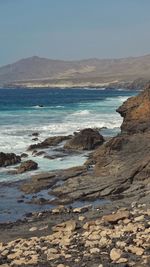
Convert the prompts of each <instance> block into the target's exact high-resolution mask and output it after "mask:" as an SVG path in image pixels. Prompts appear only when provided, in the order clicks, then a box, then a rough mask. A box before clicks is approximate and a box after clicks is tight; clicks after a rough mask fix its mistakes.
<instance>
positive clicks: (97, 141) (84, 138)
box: [64, 128, 104, 150]
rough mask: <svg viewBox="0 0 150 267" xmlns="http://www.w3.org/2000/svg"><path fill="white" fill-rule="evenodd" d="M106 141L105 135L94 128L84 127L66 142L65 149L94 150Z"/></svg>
mask: <svg viewBox="0 0 150 267" xmlns="http://www.w3.org/2000/svg"><path fill="white" fill-rule="evenodd" d="M103 143H104V138H103V136H102V135H101V134H100V133H99V132H98V131H97V130H93V129H90V128H88V129H84V130H82V131H80V132H79V133H75V135H74V136H73V138H72V139H71V140H69V141H68V142H66V144H65V145H64V148H65V149H71V150H92V149H95V148H96V147H98V146H100V145H102V144H103Z"/></svg>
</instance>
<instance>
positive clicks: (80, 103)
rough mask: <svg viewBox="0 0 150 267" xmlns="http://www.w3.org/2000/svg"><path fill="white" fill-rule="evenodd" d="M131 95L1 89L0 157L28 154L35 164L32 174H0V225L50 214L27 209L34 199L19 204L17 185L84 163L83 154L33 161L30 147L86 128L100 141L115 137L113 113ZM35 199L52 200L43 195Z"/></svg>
mask: <svg viewBox="0 0 150 267" xmlns="http://www.w3.org/2000/svg"><path fill="white" fill-rule="evenodd" d="M136 94H137V92H136V91H129V90H124V89H119V90H112V89H106V90H105V88H103V89H102V88H101V89H96V88H86V89H79V88H78V89H0V152H5V153H16V154H18V155H21V154H22V153H28V154H29V157H28V158H27V159H32V160H34V161H36V162H37V163H38V166H39V168H38V170H36V171H34V172H27V173H24V174H19V175H13V174H10V172H9V171H10V170H12V169H14V166H10V167H7V168H0V223H3V222H8V221H16V220H17V219H21V218H22V217H23V216H24V215H25V214H26V213H29V212H33V211H43V209H49V208H50V205H48V206H46V205H45V206H44V207H43V206H41V205H34V204H28V202H29V201H30V200H31V199H32V197H34V194H33V195H32V194H31V195H28V196H25V198H24V199H25V201H24V202H23V203H18V199H19V197H20V196H21V195H22V192H20V190H19V188H18V185H17V183H18V181H22V180H23V179H27V178H30V177H31V175H32V174H36V173H41V172H43V171H44V172H47V171H53V170H58V169H65V168H69V167H73V166H78V165H82V164H83V163H84V162H85V161H86V160H87V152H83V153H77V154H71V155H68V156H65V157H61V156H60V157H56V158H54V159H51V160H50V159H46V158H44V157H43V155H41V156H37V157H34V155H32V152H28V151H27V148H28V147H29V145H31V144H34V143H37V142H41V141H43V140H44V139H45V138H47V137H50V136H58V135H69V134H73V132H76V131H79V130H81V129H84V128H88V127H90V128H96V129H98V130H99V131H100V132H101V133H102V134H103V135H104V136H105V137H111V136H114V135H116V134H118V133H119V132H120V125H121V123H122V118H121V116H120V115H119V114H118V113H117V112H116V109H117V108H118V107H119V106H120V105H122V103H123V102H124V101H126V100H127V99H128V98H129V97H132V96H134V95H136ZM33 133H39V136H38V141H34V140H33V139H34V136H33V135H32V134H33ZM60 148H61V146H60ZM48 152H49V153H52V154H53V152H54V151H53V148H49V151H48ZM25 160H26V159H25ZM12 182H14V183H12ZM16 182H17V183H16ZM15 183H16V186H15ZM12 184H13V186H12ZM38 197H44V198H50V199H52V198H53V196H50V195H49V194H48V193H47V191H45V190H43V191H41V192H40V193H39V195H38ZM97 203H99V202H98V200H97ZM84 204H88V203H84ZM74 205H77V206H79V205H83V204H81V203H74Z"/></svg>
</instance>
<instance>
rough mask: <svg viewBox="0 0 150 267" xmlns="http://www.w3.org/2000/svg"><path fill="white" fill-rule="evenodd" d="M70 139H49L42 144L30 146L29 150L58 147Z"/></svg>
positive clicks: (56, 137) (58, 137) (65, 137)
mask: <svg viewBox="0 0 150 267" xmlns="http://www.w3.org/2000/svg"><path fill="white" fill-rule="evenodd" d="M69 138H70V136H65V135H62V136H52V137H48V138H46V139H45V140H44V141H43V142H41V143H37V144H33V145H30V146H29V147H28V149H27V150H34V149H44V148H47V147H50V146H56V145H58V144H60V143H62V142H63V141H66V140H68V139H69Z"/></svg>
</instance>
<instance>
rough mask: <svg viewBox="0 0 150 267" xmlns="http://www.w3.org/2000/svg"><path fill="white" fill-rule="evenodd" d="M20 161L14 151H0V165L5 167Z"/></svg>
mask: <svg viewBox="0 0 150 267" xmlns="http://www.w3.org/2000/svg"><path fill="white" fill-rule="evenodd" d="M20 162H21V157H20V156H17V155H16V154H14V153H3V152H0V167H7V166H10V165H14V164H17V163H20Z"/></svg>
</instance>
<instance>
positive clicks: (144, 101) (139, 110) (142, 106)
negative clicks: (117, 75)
mask: <svg viewBox="0 0 150 267" xmlns="http://www.w3.org/2000/svg"><path fill="white" fill-rule="evenodd" d="M117 112H119V113H120V114H121V116H122V117H123V118H124V120H123V123H122V126H121V130H122V132H125V133H128V134H133V133H138V132H145V131H148V130H150V84H149V85H148V86H147V87H146V89H145V90H144V91H143V92H141V93H140V94H139V95H138V96H136V97H131V98H129V99H128V100H127V101H125V102H124V104H123V105H122V106H121V107H120V108H118V109H117Z"/></svg>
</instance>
